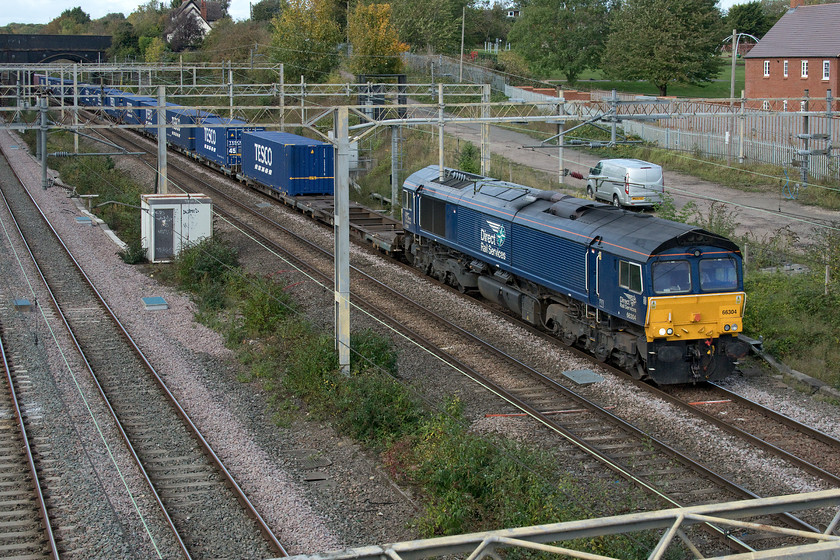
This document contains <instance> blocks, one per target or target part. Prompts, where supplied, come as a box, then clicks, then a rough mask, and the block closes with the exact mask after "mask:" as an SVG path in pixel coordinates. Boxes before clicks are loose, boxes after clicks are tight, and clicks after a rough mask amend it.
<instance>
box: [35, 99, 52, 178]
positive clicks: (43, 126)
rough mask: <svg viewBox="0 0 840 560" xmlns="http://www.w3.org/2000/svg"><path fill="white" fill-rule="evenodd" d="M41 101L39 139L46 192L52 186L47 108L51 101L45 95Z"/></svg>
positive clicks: (42, 175)
mask: <svg viewBox="0 0 840 560" xmlns="http://www.w3.org/2000/svg"><path fill="white" fill-rule="evenodd" d="M40 101H41V106H40V111H41V134H40V136H39V137H38V146H39V148H40V152H41V186H42V187H43V188H44V189H45V190H46V189H47V187H49V186H50V185H49V182H48V180H47V107H48V103H49V100H48V99H47V96H46V95H45V96H44V97H42V98H41V100H40Z"/></svg>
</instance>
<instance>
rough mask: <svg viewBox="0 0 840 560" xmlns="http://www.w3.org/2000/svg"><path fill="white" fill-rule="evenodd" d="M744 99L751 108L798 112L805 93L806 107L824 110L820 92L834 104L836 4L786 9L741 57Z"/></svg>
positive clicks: (839, 34) (839, 29)
mask: <svg viewBox="0 0 840 560" xmlns="http://www.w3.org/2000/svg"><path fill="white" fill-rule="evenodd" d="M744 60H745V90H746V98H747V99H749V100H754V101H751V102H750V103H749V105H750V106H751V107H753V108H759V109H767V110H774V111H798V110H800V102H801V101H802V98H803V96H804V95H805V90H808V97H809V104H808V108H809V109H810V110H812V111H819V110H825V109H826V103H825V99H826V93H827V92H828V90H831V95H832V97H833V98H834V99H835V101H834V103H833V104H832V105H833V109H834V110H837V109H838V107H840V105H838V102H837V101H836V98H837V96H838V95H840V4H819V5H813V6H803V5H802V0H791V3H790V9H789V10H788V11H787V13H786V14H785V15H783V16H782V18H781V19H780V20H779V21H778V22H777V23H776V25H774V26H773V27H772V28H771V29H770V31H768V32H767V34H766V35H765V36H764V37H763V38H762V39H761V41H759V42H758V44H757V45H756V46H755V47H753V49H752V50H751V51H750V52H749V53H748V54H747V55H746V56H745V57H744Z"/></svg>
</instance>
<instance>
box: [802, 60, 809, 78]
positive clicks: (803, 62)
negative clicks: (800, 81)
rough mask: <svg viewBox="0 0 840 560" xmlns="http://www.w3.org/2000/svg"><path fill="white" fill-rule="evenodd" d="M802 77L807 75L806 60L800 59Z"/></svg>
mask: <svg viewBox="0 0 840 560" xmlns="http://www.w3.org/2000/svg"><path fill="white" fill-rule="evenodd" d="M802 77H803V78H807V77H808V61H807V60H803V61H802Z"/></svg>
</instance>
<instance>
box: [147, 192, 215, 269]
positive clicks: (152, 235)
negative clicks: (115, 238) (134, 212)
mask: <svg viewBox="0 0 840 560" xmlns="http://www.w3.org/2000/svg"><path fill="white" fill-rule="evenodd" d="M140 208H141V213H142V215H141V217H140V218H141V220H140V224H141V225H140V236H141V243H142V246H143V248H144V249H146V256H147V258H148V259H149V261H151V262H154V263H160V262H169V261H171V260H172V259H173V258H174V257H175V256H176V255H178V253H180V252H181V249H183V248H185V247H187V246H189V245H193V244H195V243H198V242H199V241H201V240H203V239H206V238H208V237H211V236H212V235H213V204H212V202H211V200H210V197H209V196H207V195H204V194H144V195H141V196H140Z"/></svg>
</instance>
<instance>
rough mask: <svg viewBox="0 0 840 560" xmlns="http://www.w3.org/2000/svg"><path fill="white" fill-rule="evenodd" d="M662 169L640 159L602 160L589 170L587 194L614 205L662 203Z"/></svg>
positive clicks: (663, 190) (644, 205) (663, 187)
mask: <svg viewBox="0 0 840 560" xmlns="http://www.w3.org/2000/svg"><path fill="white" fill-rule="evenodd" d="M663 192H665V181H664V179H663V178H662V167H660V166H658V165H656V164H655V163H649V162H647V161H642V160H640V159H602V160H601V161H599V162H598V165H596V166H595V167H593V168H592V169H590V170H589V176H588V177H587V178H586V194H587V195H589V198H591V199H593V200H604V201H606V202H609V203H611V204H612V205H613V206H619V207H622V206H629V207H642V208H645V207H651V206H654V205H656V204H659V203H660V202H662V193H663Z"/></svg>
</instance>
